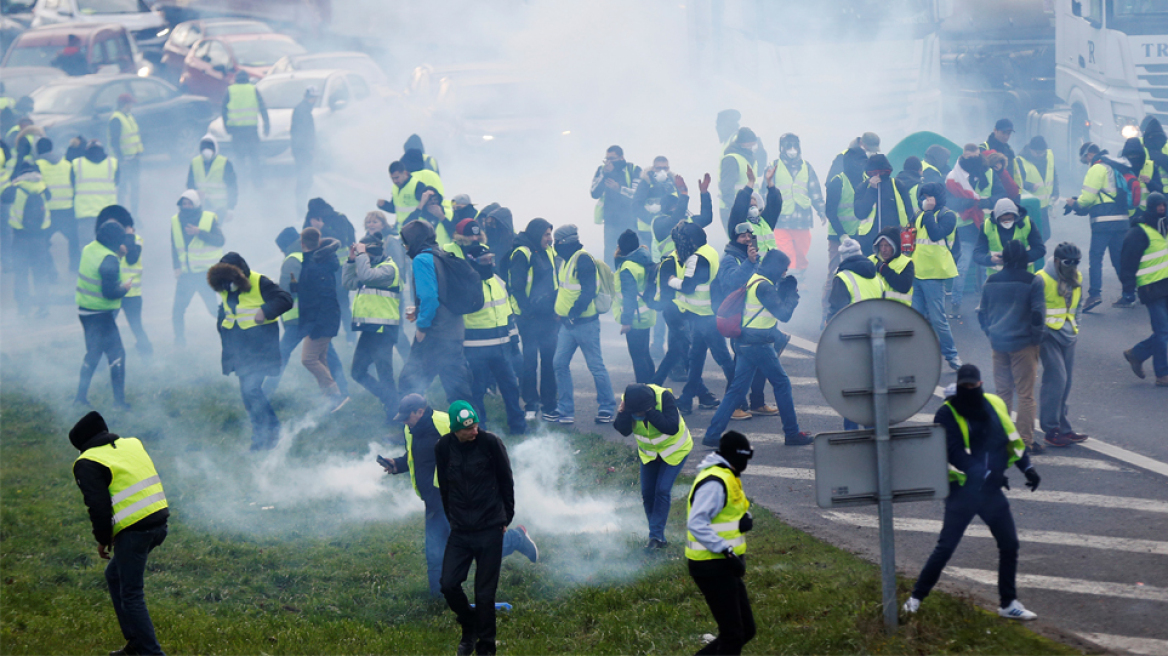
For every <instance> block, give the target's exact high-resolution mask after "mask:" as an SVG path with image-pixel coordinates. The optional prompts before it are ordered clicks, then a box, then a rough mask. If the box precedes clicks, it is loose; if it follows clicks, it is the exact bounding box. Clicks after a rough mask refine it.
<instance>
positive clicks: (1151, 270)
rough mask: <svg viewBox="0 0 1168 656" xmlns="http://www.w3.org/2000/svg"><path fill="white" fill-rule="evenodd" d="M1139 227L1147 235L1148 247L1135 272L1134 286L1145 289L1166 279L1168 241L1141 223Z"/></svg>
mask: <svg viewBox="0 0 1168 656" xmlns="http://www.w3.org/2000/svg"><path fill="white" fill-rule="evenodd" d="M1140 227H1141V228H1143V229H1144V233H1146V234H1147V235H1148V247H1147V248H1146V249H1144V254H1143V255H1142V256H1141V257H1140V268H1139V269H1138V270H1137V271H1136V286H1137V287H1145V286H1147V285H1150V284H1152V283H1154V282H1158V281H1160V280H1165V279H1168V239H1165V238H1164V235H1162V234H1160V231H1158V230H1155V229H1154V228H1152V227H1150V226H1148V225H1147V224H1144V223H1141V224H1140Z"/></svg>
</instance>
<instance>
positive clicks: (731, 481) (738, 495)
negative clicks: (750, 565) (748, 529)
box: [685, 465, 750, 560]
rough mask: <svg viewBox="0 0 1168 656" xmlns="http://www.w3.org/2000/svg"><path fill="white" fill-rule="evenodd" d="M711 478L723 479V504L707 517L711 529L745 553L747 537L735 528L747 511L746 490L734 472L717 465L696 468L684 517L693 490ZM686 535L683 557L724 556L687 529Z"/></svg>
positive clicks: (689, 510)
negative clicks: (724, 497) (715, 512)
mask: <svg viewBox="0 0 1168 656" xmlns="http://www.w3.org/2000/svg"><path fill="white" fill-rule="evenodd" d="M710 477H715V478H717V479H719V480H720V481H722V484H723V485H724V486H725V488H726V505H725V506H723V507H722V510H720V511H718V514H717V515H714V516H713V517H712V518H710V528H712V529H714V532H715V533H717V534H718V537H720V538H722V539H723V540H725V541H726V542H727V543H729V545H730V547H731V548H733V550H734V553H736V554H738V555H740V556H741V555H742V554H745V553H746V536H744V535H743V534H742V531H740V530H738V525H739V522H740V521H741V520H742V517H743V516H745V515H746V512H747V511H748V510H750V500H749V499H747V498H746V493H745V492H743V490H742V479H740V478H738V477H737V476H735V475H734V472H732V471H730V470H729V469H728V468H726V467H723V466H720V465H714V466H712V467H706V468H705V469H703V470H701V471H699V472H698V475H697V476H696V477H694V483H693V487H692V488H690V491H689V497H688V501H687V503H686V517H687V518H688V517H689V515H690V513H692V512H693V497H694V492H696V491H697V489H698V486H699V485H701V483H702V482H703V481H705V480H706V479H707V478H710ZM708 485H714V483H712V482H711V483H708ZM685 538H686V540H685V557H686V558H688V559H690V560H718V559H722V558H725V557H726V556H724V555H722V554H720V553H714V552H712V551H710V550H709V549H707V548H706V546H705V545H703V544H702V543H701V542H698V541H697V538H695V537H694V536H693V533H690V532H689V531H688V530H687V531H686V532H685Z"/></svg>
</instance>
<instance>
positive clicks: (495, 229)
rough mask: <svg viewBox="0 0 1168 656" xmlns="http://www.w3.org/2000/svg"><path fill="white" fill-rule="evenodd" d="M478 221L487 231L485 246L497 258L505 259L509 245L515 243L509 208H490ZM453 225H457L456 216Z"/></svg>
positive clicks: (508, 252) (508, 253)
mask: <svg viewBox="0 0 1168 656" xmlns="http://www.w3.org/2000/svg"><path fill="white" fill-rule="evenodd" d="M479 223H481V224H482V225H483V231H484V232H486V233H487V246H489V247H490V249H491V251H492V252H493V253H495V257H497V258H498V259H499V260H505V259H506V258H507V256H508V255H510V254H511V246H512V244H514V243H515V227H514V219H512V217H511V210H510V209H508V208H506V207H500V208H497V209H495V210H492V211H491V212H490V214H487V215H486V216H485V217H483V218H482V219H480V220H479ZM455 225H458V217H455Z"/></svg>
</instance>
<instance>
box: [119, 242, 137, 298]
mask: <svg viewBox="0 0 1168 656" xmlns="http://www.w3.org/2000/svg"><path fill="white" fill-rule="evenodd" d="M134 243H135V244H137V245H138V247H139V248H141V247H142V235H139V234H137V233H135V234H134ZM118 263H119V264H121V265H122V276H121V281H122V284H125V283H127V282H128V283H130V291H128V292H126V298H136V297H138V296H141V295H142V254H141V253H139V254H138V261H137V262H135V263H133V264H130V263H128V262H126V258H124V257H121V258H118Z"/></svg>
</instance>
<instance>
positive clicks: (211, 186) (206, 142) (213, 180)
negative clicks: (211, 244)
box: [187, 134, 239, 221]
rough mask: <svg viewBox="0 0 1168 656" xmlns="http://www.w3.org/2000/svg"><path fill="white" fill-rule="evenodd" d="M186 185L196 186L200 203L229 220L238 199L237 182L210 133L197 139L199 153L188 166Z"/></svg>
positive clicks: (189, 186) (223, 218)
mask: <svg viewBox="0 0 1168 656" xmlns="http://www.w3.org/2000/svg"><path fill="white" fill-rule="evenodd" d="M187 189H195V190H197V191H198V192H199V196H201V197H202V199H203V207H205V208H206V209H207V210H208V211H211V212H214V213H215V214H217V215H218V216H219V218H220V219H222V220H224V221H228V220H230V219H231V213H232V212H233V211H234V210H235V203H236V202H237V201H238V200H239V183H238V182H237V181H236V179H235V167H234V166H233V165H232V164H231V161H230V160H228V159H227V158H226V157H224V156H223V155H221V154H220V153H219V142H218V141H216V140H215V137H212V136H211V135H209V134H205V135H203V138H202V139H201V140H199V154H198V155H195V158H194V159H192V160H191V165H190V168H189V169H187Z"/></svg>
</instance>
